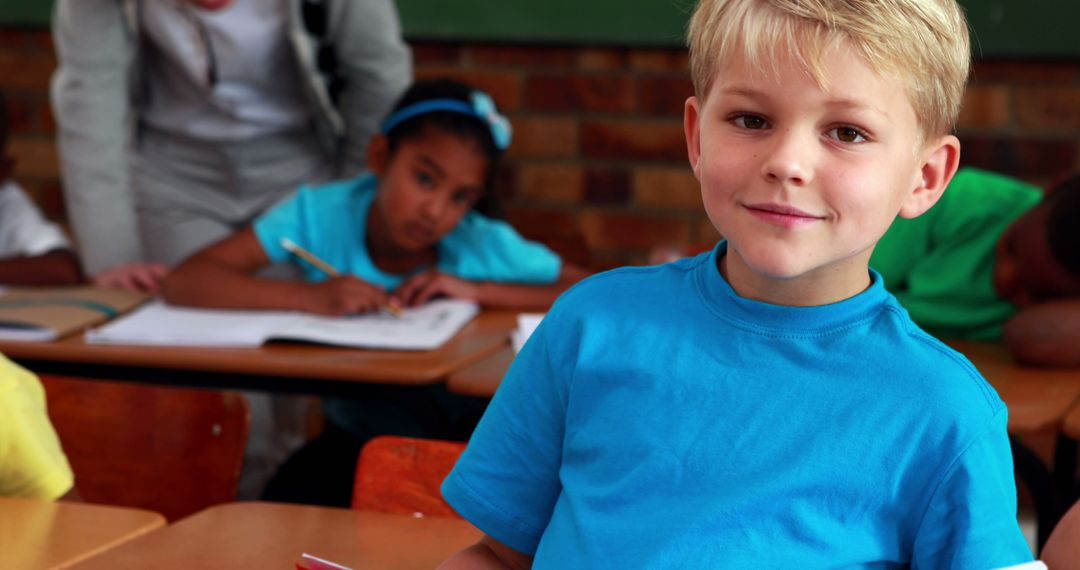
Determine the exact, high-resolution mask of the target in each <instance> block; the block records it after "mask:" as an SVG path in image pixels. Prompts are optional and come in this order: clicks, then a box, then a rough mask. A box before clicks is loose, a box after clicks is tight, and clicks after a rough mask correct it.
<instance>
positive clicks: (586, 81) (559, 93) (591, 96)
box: [525, 73, 636, 113]
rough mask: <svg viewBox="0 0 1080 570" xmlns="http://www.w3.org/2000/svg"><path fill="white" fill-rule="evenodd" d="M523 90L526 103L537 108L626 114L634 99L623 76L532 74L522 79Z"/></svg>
mask: <svg viewBox="0 0 1080 570" xmlns="http://www.w3.org/2000/svg"><path fill="white" fill-rule="evenodd" d="M525 93H526V97H525V102H526V105H528V107H529V108H530V109H538V110H541V111H578V110H582V111H598V112H602V113H627V112H631V111H633V110H634V107H635V101H636V98H635V96H634V82H633V81H632V80H631V79H630V78H629V77H627V76H625V75H623V76H620V75H578V74H570V73H560V74H540V75H533V76H530V77H529V78H528V80H527V81H526V82H525Z"/></svg>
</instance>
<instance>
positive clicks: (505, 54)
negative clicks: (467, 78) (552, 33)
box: [468, 44, 578, 67]
mask: <svg viewBox="0 0 1080 570" xmlns="http://www.w3.org/2000/svg"><path fill="white" fill-rule="evenodd" d="M468 54H469V61H471V62H472V63H474V64H477V65H483V66H488V65H490V66H511V67H571V66H573V65H574V64H575V63H576V62H577V57H578V56H577V50H576V49H574V48H569V47H554V46H543V45H536V46H528V45H494V44H487V45H474V46H471V47H469V48H468Z"/></svg>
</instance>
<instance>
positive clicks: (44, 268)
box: [0, 249, 83, 286]
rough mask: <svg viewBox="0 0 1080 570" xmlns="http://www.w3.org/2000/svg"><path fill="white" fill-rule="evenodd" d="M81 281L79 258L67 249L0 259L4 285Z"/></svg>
mask: <svg viewBox="0 0 1080 570" xmlns="http://www.w3.org/2000/svg"><path fill="white" fill-rule="evenodd" d="M82 282H83V275H82V270H81V269H80V268H79V260H78V259H76V258H75V255H74V254H73V253H71V251H70V250H67V249H54V250H52V251H50V252H48V253H43V254H41V255H34V256H27V257H11V258H8V259H0V283H3V284H5V285H24V286H46V285H76V284H78V283H82Z"/></svg>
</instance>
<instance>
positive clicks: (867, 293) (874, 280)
mask: <svg viewBox="0 0 1080 570" xmlns="http://www.w3.org/2000/svg"><path fill="white" fill-rule="evenodd" d="M726 254H727V241H726V240H724V241H721V242H720V243H718V244H716V247H714V248H713V249H712V251H711V252H710V253H709V254H708V257H707V258H706V259H705V261H704V262H703V263H701V265H699V266H698V279H697V281H698V289H699V291H700V292H701V295H702V297H703V298H704V301H705V304H706V305H708V306H709V307H710V308H711V309H712V310H713V311H714V312H715V313H717V314H718V315H719V316H720V317H722V318H725V319H727V320H730V321H733V322H734V323H735V324H741V325H743V326H744V327H749V328H753V329H758V330H760V331H761V332H772V333H781V334H784V335H787V336H790V335H793V334H808V335H818V334H823V333H828V332H830V331H833V330H836V329H838V328H843V327H846V326H849V325H852V324H855V323H857V322H859V321H862V320H865V319H867V318H872V317H874V316H875V315H877V314H878V313H879V312H880V311H881V309H882V306H883V305H884V304H886V303H888V301H889V298H890V295H889V293H888V292H887V291H886V290H885V287H884V285H883V280H882V278H881V275H880V274H878V273H877V272H876V271H874V270H873V269H869V268H868V269H867V270H868V271H869V272H870V280H871V283H870V286H869V287H867V288H866V290H864V291H862V292H861V293H859V294H858V295H855V296H854V297H849V298H847V299H844V300H842V301H838V302H836V303H830V304H828V305H818V306H813V307H792V306H787V305H774V304H771V303H765V302H762V301H755V300H753V299H747V298H745V297H741V296H740V295H739V294H738V293H736V292H735V290H734V289H733V288H732V287H731V284H730V283H728V281H727V280H726V279H725V278H724V276H723V275H721V274H720V266H719V264H718V261H719V260H720V258H722V257H723V256H724V255H726Z"/></svg>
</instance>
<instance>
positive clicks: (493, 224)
mask: <svg viewBox="0 0 1080 570" xmlns="http://www.w3.org/2000/svg"><path fill="white" fill-rule="evenodd" d="M444 243H445V245H446V247H445V248H444V250H443V251H442V252H441V253H440V254H441V255H446V256H447V259H446V260H445V264H444V262H443V261H440V265H443V267H444V268H446V269H447V270H448V271H449V272H450V273H453V274H454V275H457V276H458V277H461V278H462V279H468V280H470V281H497V282H503V283H526V284H536V285H540V284H548V283H554V282H555V281H556V280H557V279H558V278H559V272H560V270H561V269H562V260H561V259H560V258H559V256H558V254H556V253H555V252H553V251H551V250H550V249H548V248H547V246H545V245H543V244H541V243H537V242H534V241H530V240H527V239H525V238H523V237H522V236H521V234H519V233H517V231H516V230H514V228H513V226H511V225H510V224H508V223H506V222H503V221H501V220H493V219H490V218H487V217H485V216H482V215H479V214H470V215H469V216H467V217H466V218H464V219H463V220H462V221H461V222H460V224H459V228H457V230H456V231H454V232H453V233H451V234H450V235H448V236H447V237H446V238H445V239H444Z"/></svg>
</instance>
